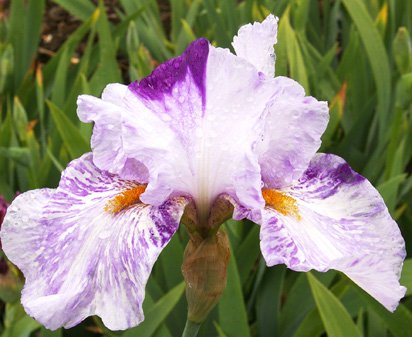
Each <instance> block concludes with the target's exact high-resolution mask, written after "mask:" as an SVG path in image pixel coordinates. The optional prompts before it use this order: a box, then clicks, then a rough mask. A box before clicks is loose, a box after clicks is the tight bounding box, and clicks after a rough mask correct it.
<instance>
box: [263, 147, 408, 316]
mask: <svg viewBox="0 0 412 337" xmlns="http://www.w3.org/2000/svg"><path fill="white" fill-rule="evenodd" d="M283 192H284V193H286V194H287V195H289V196H291V197H293V198H294V199H295V200H296V205H297V206H298V209H299V216H300V217H299V218H297V217H296V216H293V215H283V214H281V213H280V212H277V211H276V210H274V209H272V208H269V207H266V208H265V210H264V211H263V212H262V219H261V221H260V222H261V224H262V227H261V234H260V237H261V250H262V254H263V256H264V258H265V259H266V262H267V264H268V265H269V266H272V265H275V264H279V263H285V264H286V265H287V266H288V267H289V268H291V269H293V270H297V271H307V270H310V269H316V270H318V271H326V270H328V269H336V270H339V271H342V272H343V273H345V274H346V275H347V276H349V277H350V278H351V279H352V280H353V281H354V282H355V283H357V284H358V285H359V286H360V287H362V288H363V289H364V290H365V291H367V292H368V293H369V294H371V295H372V296H373V297H375V298H376V299H377V300H378V301H379V302H381V303H382V304H383V305H384V306H385V307H386V308H387V309H389V310H391V311H393V310H395V308H396V306H397V305H398V303H399V300H400V299H401V298H402V297H403V296H404V294H405V288H404V287H402V286H400V285H399V276H400V272H401V268H402V263H403V260H404V258H405V254H406V253H405V246H404V241H403V238H402V236H401V234H400V231H399V228H398V226H397V224H396V223H395V221H394V220H393V219H392V218H391V216H390V215H389V213H388V210H387V208H386V206H385V204H384V201H383V200H382V197H381V196H380V195H379V193H378V192H377V191H376V190H375V188H374V187H373V186H372V185H371V184H370V183H369V182H368V181H367V180H366V179H365V178H363V177H362V176H360V175H359V174H357V173H356V172H354V171H353V170H352V169H351V168H350V167H349V165H348V164H347V163H346V162H345V161H344V160H343V159H341V158H339V157H337V156H335V155H327V154H318V155H316V156H315V157H314V159H313V160H312V161H311V163H310V166H309V168H308V169H307V170H306V172H305V173H304V174H303V176H302V177H301V178H300V180H299V182H298V183H297V184H296V185H294V186H293V187H290V188H289V189H287V190H284V191H283Z"/></svg>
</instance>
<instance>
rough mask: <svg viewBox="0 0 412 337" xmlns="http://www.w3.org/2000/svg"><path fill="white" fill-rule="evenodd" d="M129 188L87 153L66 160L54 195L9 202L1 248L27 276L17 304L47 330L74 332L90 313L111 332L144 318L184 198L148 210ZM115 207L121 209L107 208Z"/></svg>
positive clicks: (26, 196)
mask: <svg viewBox="0 0 412 337" xmlns="http://www.w3.org/2000/svg"><path fill="white" fill-rule="evenodd" d="M133 188H136V184H135V183H133V182H131V181H125V180H121V179H119V178H118V177H117V176H115V175H112V174H109V173H105V172H102V171H100V170H99V169H97V168H96V167H95V166H94V165H93V163H92V156H91V154H86V155H84V156H83V157H81V158H80V159H77V160H74V161H73V162H71V164H70V165H69V166H68V167H67V169H66V170H65V171H64V172H63V175H62V178H61V181H60V184H59V187H58V188H57V189H56V190H52V189H41V190H34V191H29V192H26V193H23V194H21V195H20V196H18V197H17V198H16V199H15V200H14V201H13V203H12V205H11V206H10V208H9V211H8V213H7V215H6V217H5V220H4V223H3V226H2V230H1V239H2V242H3V249H4V251H5V252H6V254H7V256H8V257H9V258H10V260H11V261H12V262H13V263H15V264H16V265H17V266H18V267H19V268H20V269H21V270H22V271H23V273H24V275H25V277H26V285H25V288H24V290H23V293H22V303H23V306H24V307H25V309H26V311H27V312H28V313H29V314H30V315H31V316H33V317H34V318H36V319H37V320H38V321H40V322H41V323H43V324H44V325H45V326H46V327H48V328H50V329H56V328H58V327H60V326H64V327H72V326H74V325H76V324H78V323H79V322H80V321H82V320H83V319H85V318H86V317H87V316H90V315H99V316H100V317H101V318H102V320H103V322H104V324H105V325H106V326H107V327H108V328H110V329H112V330H120V329H127V328H129V327H132V326H135V325H137V324H139V323H140V322H141V321H142V320H143V311H142V303H143V300H144V293H145V286H146V282H147V279H148V277H149V275H150V272H151V269H152V266H153V264H154V262H155V261H156V259H157V257H158V255H159V254H160V252H161V251H162V249H163V248H164V247H165V245H166V244H167V243H168V242H169V240H170V238H171V237H172V235H173V234H174V233H175V231H176V229H177V227H178V224H179V220H180V217H181V215H182V213H183V210H184V207H185V205H186V203H187V200H185V199H184V198H174V199H170V200H168V201H166V202H165V203H164V204H163V205H161V206H159V207H154V206H148V205H144V204H142V203H139V202H138V194H133V193H134V191H133ZM127 191H129V192H127ZM130 191H131V192H130ZM119 196H120V197H119ZM116 197H117V199H116ZM119 198H120V199H119ZM113 202H117V203H120V206H122V205H121V203H122V202H123V203H124V205H123V206H124V208H122V207H117V209H115V210H114V211H113V209H112V210H111V209H110V207H109V206H112V204H111V203H113ZM117 206H119V205H117Z"/></svg>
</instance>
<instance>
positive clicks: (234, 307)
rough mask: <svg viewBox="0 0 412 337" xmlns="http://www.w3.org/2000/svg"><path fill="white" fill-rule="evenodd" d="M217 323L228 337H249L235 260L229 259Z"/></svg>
mask: <svg viewBox="0 0 412 337" xmlns="http://www.w3.org/2000/svg"><path fill="white" fill-rule="evenodd" d="M218 311H219V322H220V324H221V326H222V329H223V330H224V332H225V333H226V334H227V335H228V336H229V337H250V332H249V325H248V320H247V313H246V307H245V302H244V300H243V293H242V285H241V283H240V277H239V273H238V269H237V264H236V259H235V258H234V257H233V255H232V256H231V258H230V261H229V266H228V270H227V284H226V289H225V290H224V292H223V295H222V298H221V299H220V302H219V304H218Z"/></svg>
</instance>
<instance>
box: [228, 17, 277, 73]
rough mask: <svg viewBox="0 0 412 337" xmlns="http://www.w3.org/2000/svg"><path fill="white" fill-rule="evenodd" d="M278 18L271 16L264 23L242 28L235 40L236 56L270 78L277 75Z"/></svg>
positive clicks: (233, 43)
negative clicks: (275, 46)
mask: <svg viewBox="0 0 412 337" xmlns="http://www.w3.org/2000/svg"><path fill="white" fill-rule="evenodd" d="M277 30H278V18H277V17H275V16H273V15H269V16H268V17H267V18H266V19H265V20H264V21H263V22H255V23H253V24H247V25H244V26H242V27H240V29H239V32H238V33H237V36H235V37H234V38H233V42H232V45H233V48H234V49H235V52H236V55H237V56H239V57H242V58H244V59H245V60H247V61H248V62H250V63H251V64H253V65H254V66H255V67H256V69H257V70H259V71H261V72H262V73H264V74H265V75H267V76H268V77H273V75H274V73H275V51H274V48H273V45H274V44H276V42H277Z"/></svg>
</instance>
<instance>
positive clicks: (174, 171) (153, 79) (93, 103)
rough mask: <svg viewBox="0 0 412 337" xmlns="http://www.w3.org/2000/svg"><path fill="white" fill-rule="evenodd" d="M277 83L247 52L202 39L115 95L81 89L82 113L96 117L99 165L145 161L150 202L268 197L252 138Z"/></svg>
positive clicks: (204, 203) (258, 201) (256, 201)
mask: <svg viewBox="0 0 412 337" xmlns="http://www.w3.org/2000/svg"><path fill="white" fill-rule="evenodd" d="M119 88H120V90H118V89H119ZM274 88H275V86H274V83H273V82H272V81H271V80H268V79H266V78H265V76H264V75H263V74H261V73H259V72H258V71H257V70H256V68H255V67H254V66H253V65H251V64H250V63H249V62H247V61H246V60H244V59H242V58H240V57H237V56H235V55H233V54H231V53H230V52H229V50H226V49H220V48H214V47H213V46H211V45H209V43H208V42H207V40H205V39H200V40H196V41H194V42H193V43H192V44H191V45H190V46H189V47H188V49H187V50H186V52H185V53H183V54H182V56H180V57H177V58H175V59H172V60H170V61H168V62H166V63H164V64H163V65H161V66H159V67H158V68H157V69H156V70H155V71H154V72H153V73H152V74H151V75H150V76H148V77H147V78H145V79H144V80H142V81H141V82H138V83H136V82H135V83H132V84H131V85H130V86H129V88H128V90H124V87H116V88H115V89H116V90H113V91H114V92H115V93H117V96H116V95H110V97H109V96H108V98H106V99H105V98H104V97H103V100H99V99H97V98H93V97H91V96H81V97H80V98H79V109H78V113H79V116H80V118H81V119H82V120H83V121H86V122H90V121H94V122H95V129H94V136H93V139H96V141H95V143H96V146H93V153H94V156H95V158H94V161H95V163H96V165H97V166H98V167H99V168H100V169H104V170H107V171H109V172H113V173H116V174H119V175H120V176H121V177H123V172H124V171H125V170H124V168H123V165H125V163H126V162H127V163H129V162H130V164H128V165H129V167H131V165H132V164H136V165H138V164H139V163H143V164H144V167H145V168H147V173H148V180H147V181H148V186H147V189H146V192H145V193H144V194H143V195H142V200H143V201H144V202H146V203H148V204H152V205H159V204H161V203H162V202H164V200H166V199H167V198H168V197H169V196H170V195H176V194H179V195H187V194H188V195H191V196H193V198H194V199H195V201H196V204H197V207H198V209H199V210H200V213H202V214H203V215H205V214H207V212H208V207H209V206H210V204H211V202H212V201H213V199H214V198H215V197H216V196H217V195H219V194H220V193H232V194H234V195H236V196H237V197H238V198H239V201H240V202H241V203H242V204H244V205H248V206H250V207H254V208H256V207H259V206H262V205H263V199H262V197H261V193H260V188H261V176H260V166H259V163H258V160H257V156H256V153H255V152H254V146H255V143H256V139H257V137H258V136H259V135H260V133H261V130H262V128H263V121H264V119H263V116H264V115H265V113H266V105H267V104H268V102H269V101H270V99H271V98H272V96H273V93H274V91H275V89H274ZM114 96H116V97H118V98H119V100H120V101H121V102H119V104H115V99H114V98H113V97H114ZM100 130H101V132H100ZM105 137H106V138H105ZM95 152H98V153H97V154H95ZM129 171H132V170H127V172H129ZM139 176H141V175H139ZM141 181H142V180H141ZM201 216H202V215H201Z"/></svg>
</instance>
